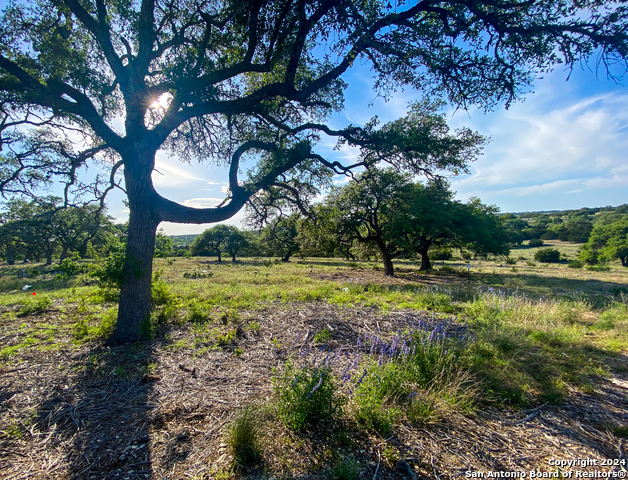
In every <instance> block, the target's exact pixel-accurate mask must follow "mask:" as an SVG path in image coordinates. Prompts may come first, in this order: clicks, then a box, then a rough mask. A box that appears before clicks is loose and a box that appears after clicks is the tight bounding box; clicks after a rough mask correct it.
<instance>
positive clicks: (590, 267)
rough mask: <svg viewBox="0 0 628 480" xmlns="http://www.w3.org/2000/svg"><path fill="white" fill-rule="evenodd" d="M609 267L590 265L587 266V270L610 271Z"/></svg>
mask: <svg viewBox="0 0 628 480" xmlns="http://www.w3.org/2000/svg"><path fill="white" fill-rule="evenodd" d="M610 269H611V267H609V266H608V265H603V264H602V265H590V266H588V267H587V270H589V271H591V272H608V271H610Z"/></svg>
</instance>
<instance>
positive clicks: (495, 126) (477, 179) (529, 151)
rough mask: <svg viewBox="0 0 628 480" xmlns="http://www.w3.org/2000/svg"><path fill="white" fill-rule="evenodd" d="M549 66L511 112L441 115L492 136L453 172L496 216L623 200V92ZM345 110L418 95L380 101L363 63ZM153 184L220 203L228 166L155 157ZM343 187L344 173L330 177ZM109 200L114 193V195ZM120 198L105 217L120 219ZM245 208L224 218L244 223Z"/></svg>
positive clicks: (626, 161)
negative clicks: (463, 169)
mask: <svg viewBox="0 0 628 480" xmlns="http://www.w3.org/2000/svg"><path fill="white" fill-rule="evenodd" d="M567 77H568V73H567V72H565V71H562V70H556V71H554V72H552V73H550V74H548V75H546V77H545V78H543V79H540V80H537V81H536V82H535V85H534V91H533V92H532V93H529V94H527V95H526V96H525V99H524V101H522V102H518V103H515V104H514V105H512V106H511V107H510V108H509V109H505V108H504V106H503V105H498V106H496V107H495V108H494V110H493V111H491V112H484V111H480V110H477V109H472V110H470V111H464V110H457V111H456V110H453V109H451V110H449V111H447V117H448V123H449V125H450V126H451V128H461V127H469V128H471V129H473V130H476V131H478V132H479V133H481V134H482V135H485V136H488V137H490V138H491V141H490V143H489V144H488V145H487V146H486V148H485V149H484V152H483V155H482V156H480V157H479V158H478V160H477V161H475V162H474V163H473V164H472V165H471V173H470V174H469V175H462V176H459V177H456V178H452V179H451V181H452V188H453V190H454V191H456V192H457V194H456V197H457V198H458V199H459V200H461V201H465V202H466V201H467V200H469V198H470V197H479V198H480V199H481V200H482V201H483V202H484V203H487V204H495V205H497V206H498V207H500V209H501V211H502V212H523V211H539V210H564V209H578V208H582V207H599V206H605V205H613V206H617V205H620V204H623V203H627V202H628V109H627V108H626V105H628V88H626V87H625V86H624V85H622V84H621V83H616V82H614V81H611V80H608V79H607V78H606V76H605V74H602V72H600V73H599V74H596V72H595V71H590V70H588V69H586V68H585V69H581V68H580V67H576V69H575V70H574V71H573V72H572V73H571V76H570V78H569V81H566V79H567ZM345 80H346V81H347V82H348V83H349V88H348V89H347V91H346V92H345V109H344V110H343V111H342V112H340V113H338V114H335V115H334V116H333V118H332V119H331V121H330V123H331V124H332V126H333V127H341V126H345V125H347V124H349V123H353V124H355V125H363V124H364V123H365V122H367V121H368V120H370V119H371V117H373V116H374V115H378V116H379V118H380V120H381V121H382V122H387V121H390V120H394V119H396V118H399V117H401V116H403V115H404V114H405V113H406V111H407V106H408V103H409V102H411V101H413V100H419V99H420V97H419V95H418V93H417V92H414V91H411V90H405V91H399V92H397V93H396V94H395V95H393V97H392V98H391V99H390V100H388V101H384V99H382V98H377V96H376V94H375V93H374V92H373V89H372V85H373V80H372V78H371V75H370V72H369V71H368V69H367V68H364V67H358V68H356V69H354V70H351V71H350V72H349V73H348V75H346V76H345ZM334 144H335V142H333V141H329V142H323V143H322V144H321V145H319V146H318V147H317V151H318V152H320V153H322V154H323V155H324V156H325V157H326V158H328V159H330V160H341V161H345V162H349V161H351V160H352V159H354V158H356V157H357V154H358V152H357V150H354V149H351V148H343V149H341V150H340V151H334V150H333V146H334ZM157 169H158V170H159V171H160V172H162V173H163V175H160V174H158V173H155V174H154V175H153V180H154V182H155V185H156V188H157V190H158V191H159V192H160V193H161V194H162V195H165V196H167V197H168V198H170V199H172V200H175V201H179V202H181V203H183V204H185V205H189V206H197V207H204V206H211V205H215V204H217V203H219V202H220V201H221V200H222V199H223V198H224V195H225V192H226V178H227V176H226V170H225V169H224V168H221V167H215V166H211V165H203V164H201V165H192V166H189V165H185V164H183V163H181V162H178V161H177V160H176V159H174V158H168V157H167V156H166V155H159V156H158V158H157ZM335 181H336V182H337V183H342V182H343V179H342V178H340V177H338V178H336V179H335ZM112 200H113V198H112ZM120 205H121V204H120V203H119V200H117V201H112V202H111V213H112V214H113V215H115V216H116V217H118V219H120V220H122V219H124V215H125V212H124V208H123V207H120ZM242 219H243V212H240V213H239V214H237V215H236V216H235V217H233V218H232V219H230V220H228V221H227V222H224V223H228V224H232V225H236V226H242V225H241V223H240V222H241V221H242ZM161 227H162V228H163V229H164V231H165V232H166V233H167V234H170V235H178V234H188V233H200V232H202V231H203V230H205V229H206V228H208V227H209V225H181V224H171V223H163V224H162V225H161Z"/></svg>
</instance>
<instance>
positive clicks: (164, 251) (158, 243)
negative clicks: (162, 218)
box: [155, 230, 174, 258]
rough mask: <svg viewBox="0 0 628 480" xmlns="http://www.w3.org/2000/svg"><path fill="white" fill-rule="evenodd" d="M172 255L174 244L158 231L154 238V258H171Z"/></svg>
mask: <svg viewBox="0 0 628 480" xmlns="http://www.w3.org/2000/svg"><path fill="white" fill-rule="evenodd" d="M173 255H174V242H173V241H172V238H170V237H169V236H168V235H166V234H165V233H164V232H163V231H161V230H160V231H158V232H157V235H156V236H155V256H156V257H161V258H164V257H171V256H173Z"/></svg>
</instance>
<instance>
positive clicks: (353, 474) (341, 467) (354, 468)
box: [329, 458, 360, 480]
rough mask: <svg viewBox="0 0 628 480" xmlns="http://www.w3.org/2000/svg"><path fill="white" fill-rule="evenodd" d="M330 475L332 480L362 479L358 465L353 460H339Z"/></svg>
mask: <svg viewBox="0 0 628 480" xmlns="http://www.w3.org/2000/svg"><path fill="white" fill-rule="evenodd" d="M329 473H330V475H329V476H330V478H331V479H332V480H358V479H359V478H360V470H359V468H358V464H357V463H356V461H355V460H353V459H352V458H345V459H343V460H339V461H338V462H337V463H336V465H334V467H333V468H332V469H331V472H329Z"/></svg>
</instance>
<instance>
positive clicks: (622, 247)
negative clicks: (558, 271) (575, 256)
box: [580, 214, 628, 267]
mask: <svg viewBox="0 0 628 480" xmlns="http://www.w3.org/2000/svg"><path fill="white" fill-rule="evenodd" d="M580 257H581V258H582V259H583V260H584V261H586V262H587V263H592V264H595V263H598V262H608V261H610V260H613V259H614V258H619V260H620V261H621V264H622V266H624V267H628V215H626V214H624V215H623V216H621V217H620V218H619V219H617V220H615V221H613V222H610V223H598V224H596V225H595V227H593V230H592V231H591V236H590V237H589V240H588V242H587V243H586V244H585V245H583V246H582V249H581V253H580Z"/></svg>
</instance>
